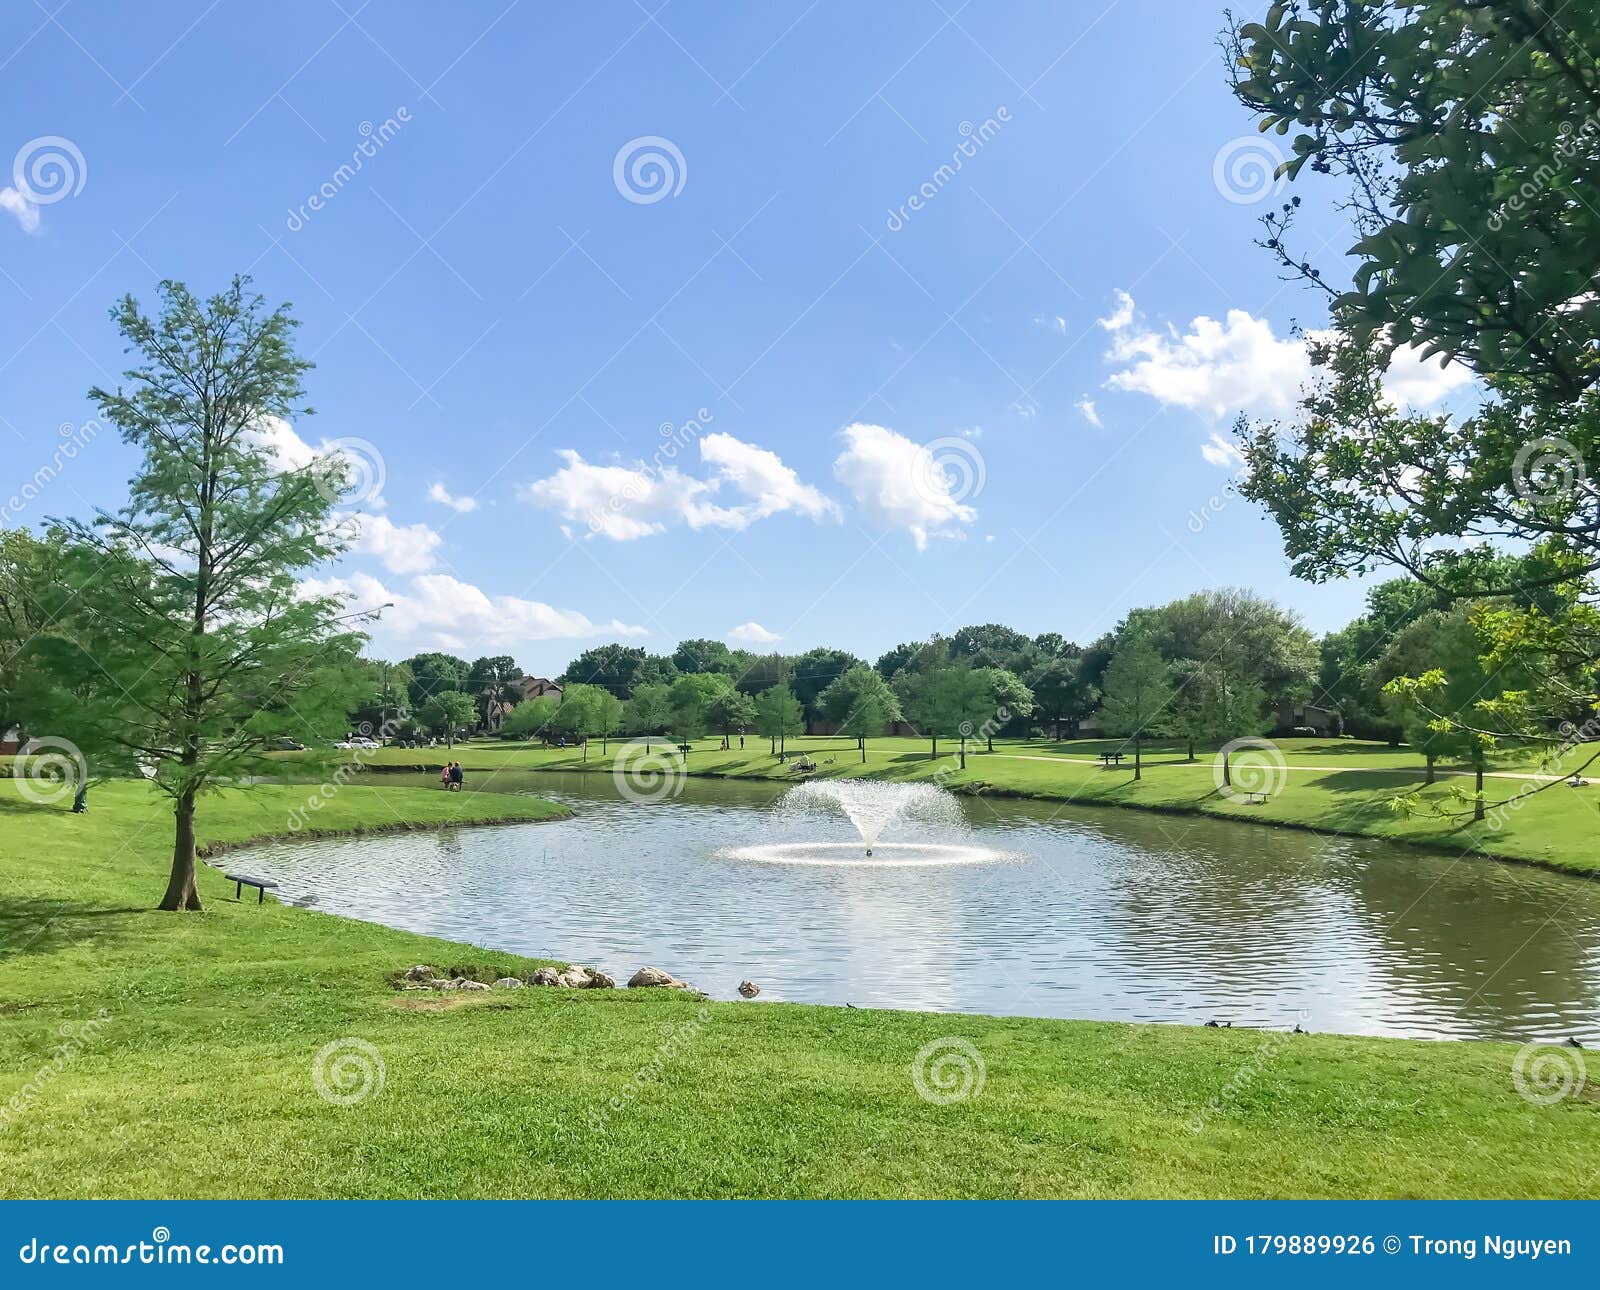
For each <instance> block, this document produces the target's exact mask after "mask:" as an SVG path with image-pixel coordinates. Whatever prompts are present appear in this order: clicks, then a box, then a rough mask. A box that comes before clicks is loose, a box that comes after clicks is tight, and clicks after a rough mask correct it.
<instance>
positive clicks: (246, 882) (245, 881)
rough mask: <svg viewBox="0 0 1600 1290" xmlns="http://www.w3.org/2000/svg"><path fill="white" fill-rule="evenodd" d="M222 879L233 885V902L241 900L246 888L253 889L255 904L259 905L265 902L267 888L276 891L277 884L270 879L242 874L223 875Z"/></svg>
mask: <svg viewBox="0 0 1600 1290" xmlns="http://www.w3.org/2000/svg"><path fill="white" fill-rule="evenodd" d="M223 877H224V878H226V879H227V880H228V881H229V882H231V883H232V884H233V898H234V899H235V900H241V899H243V897H244V889H245V888H246V887H254V888H255V889H256V904H258V905H259V904H261V903H262V901H264V900H266V898H267V888H268V887H271V888H272V889H273V890H274V891H276V890H277V889H278V884H277V883H275V882H273V881H272V880H271V879H270V878H251V877H248V876H247V875H245V874H242V873H228V874H223Z"/></svg>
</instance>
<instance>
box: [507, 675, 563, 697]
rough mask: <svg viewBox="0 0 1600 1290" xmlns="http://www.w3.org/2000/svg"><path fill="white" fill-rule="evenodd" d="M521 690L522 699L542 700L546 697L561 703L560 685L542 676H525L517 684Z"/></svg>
mask: <svg viewBox="0 0 1600 1290" xmlns="http://www.w3.org/2000/svg"><path fill="white" fill-rule="evenodd" d="M517 684H518V685H519V686H520V687H521V689H522V697H523V698H524V699H542V698H544V697H545V696H546V695H548V696H549V697H550V698H552V699H554V700H555V701H556V702H557V703H560V702H561V685H560V683H559V682H557V681H551V680H548V679H546V678H545V677H542V676H525V677H523V678H522V680H521V681H519V682H518V683H517Z"/></svg>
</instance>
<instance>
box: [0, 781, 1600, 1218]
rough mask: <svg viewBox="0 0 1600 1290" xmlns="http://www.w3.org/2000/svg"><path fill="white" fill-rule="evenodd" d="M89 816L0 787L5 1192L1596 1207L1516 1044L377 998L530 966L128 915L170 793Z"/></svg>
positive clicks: (109, 788)
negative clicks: (934, 1091) (957, 1071)
mask: <svg viewBox="0 0 1600 1290" xmlns="http://www.w3.org/2000/svg"><path fill="white" fill-rule="evenodd" d="M474 755H476V753H474ZM708 760H709V758H708ZM469 764H470V763H469ZM1016 764H1018V765H1026V763H1016ZM1045 769H1046V770H1050V769H1052V768H1050V767H1046V768H1045ZM981 773H988V772H987V771H986V770H985V771H983V772H981ZM1184 773H1187V772H1184ZM1152 778H1153V777H1152ZM305 793H306V789H305V788H304V787H291V786H263V787H260V788H257V789H255V790H252V791H251V792H249V793H248V794H246V793H241V792H234V793H229V794H226V795H223V796H221V797H218V798H210V799H207V800H206V801H205V802H204V804H203V809H202V813H201V817H200V831H201V836H202V837H203V838H204V839H205V840H206V841H209V842H229V841H240V840H242V839H245V838H247V837H250V836H253V835H259V834H270V833H277V832H281V831H282V821H284V820H285V819H286V818H287V815H288V812H289V811H290V809H292V808H293V807H294V806H295V805H298V804H300V803H302V802H303V801H304V799H305ZM91 808H92V809H91V813H90V814H88V815H86V816H73V815H71V814H70V813H68V812H67V811H65V810H64V809H62V808H46V807H39V806H34V805H31V804H28V803H26V802H23V801H22V800H21V799H20V798H19V797H18V796H17V794H16V792H15V790H14V787H13V786H12V785H10V784H0V1107H5V1106H7V1105H8V1102H7V1099H15V1100H14V1101H12V1102H10V1103H9V1105H10V1106H11V1107H12V1109H13V1114H12V1115H11V1116H10V1118H9V1123H4V1121H3V1120H0V1124H3V1127H0V1159H3V1168H0V1195H4V1196H7V1197H32V1196H152V1197H169V1196H372V1197H385V1196H397V1197H406V1196H431V1197H441V1196H725V1195H751V1196H1514V1197H1521V1196H1594V1195H1596V1194H1597V1192H1600V1099H1597V1097H1596V1093H1595V1091H1594V1090H1593V1089H1592V1088H1591V1090H1590V1091H1588V1092H1586V1093H1585V1094H1584V1095H1583V1096H1582V1097H1580V1098H1576V1099H1569V1100H1567V1101H1564V1102H1561V1103H1558V1104H1556V1105H1554V1106H1549V1107H1541V1106H1535V1105H1531V1104H1530V1103H1528V1102H1526V1101H1524V1100H1523V1099H1522V1098H1521V1097H1520V1096H1519V1095H1518V1094H1517V1093H1516V1091H1515V1090H1514V1087H1513V1084H1512V1079H1511V1064H1512V1060H1513V1056H1514V1054H1515V1051H1516V1050H1515V1049H1514V1048H1512V1047H1510V1046H1506V1045H1497V1044H1480V1043H1420V1042H1409V1041H1398V1040H1372V1039H1352V1038H1338V1037H1332V1036H1315V1035H1294V1036H1282V1035H1279V1036H1267V1035H1263V1034H1260V1033H1256V1032H1250V1031H1243V1030H1232V1031H1230V1030H1205V1029H1194V1028H1186V1027H1168V1026H1133V1025H1113V1024H1102V1023H1093V1022H1058V1021H1042V1020H1021V1019H997V1018H990V1017H973V1016H954V1015H938V1014H920V1013H894V1012H883V1011H872V1010H864V1009H863V1010H849V1009H842V1008H822V1007H808V1006H802V1005H795V1004H766V1003H762V1002H760V1001H756V1002H753V1003H731V1004H730V1003H702V1002H700V1001H699V1000H697V999H694V998H690V997H685V996H683V995H678V994H669V993H664V992H653V991H625V990H620V991H570V990H555V989H525V990H520V991H504V992H500V991H496V992H490V993H488V994H434V993H401V992H398V991H396V990H395V989H393V988H392V987H391V986H390V985H389V984H388V982H387V981H386V979H385V978H386V974H388V973H390V972H393V971H394V970H396V969H398V968H402V967H405V966H407V965H409V964H412V963H415V962H427V963H432V964H434V965H436V966H441V967H443V966H447V965H450V964H458V963H459V964H473V965H477V966H480V967H487V968H490V969H503V970H515V969H524V970H525V969H527V968H529V967H531V966H533V962H532V961H530V960H521V959H517V958H516V957H514V956H511V955H505V954H499V953H491V952H489V951H485V950H480V949H472V948H470V947H466V946H462V945H455V944H450V943H448V942H442V941H438V940H432V939H429V938H427V937H423V936H417V935H413V934H410V933H405V932H399V931H393V930H389V929H386V928H382V927H377V926H373V925H369V924H363V923H358V922H353V921H349V920H345V919H340V918H336V917H331V916H328V915H324V914H320V913H315V912H311V911H307V910H301V909H293V908H287V907H283V906H279V905H277V904H276V903H274V902H271V901H269V902H268V903H267V904H265V905H261V906H258V905H256V904H255V903H254V898H253V897H251V896H250V895H248V894H247V895H246V898H245V901H244V902H243V903H236V902H234V901H233V899H232V888H231V886H230V885H228V884H225V883H224V882H223V880H222V879H221V877H220V875H218V874H216V873H213V872H209V871H208V872H206V873H203V874H202V875H201V882H200V888H201V893H202V895H203V897H204V898H205V900H206V903H207V908H206V912H204V913H203V914H162V913H155V912H151V910H150V906H151V905H152V904H153V903H154V902H155V900H156V899H157V898H158V897H159V895H160V893H161V891H162V889H163V887H164V884H165V869H166V855H167V850H168V847H169V833H170V816H169V815H168V814H167V812H166V809H165V807H164V804H163V803H161V802H160V801H159V800H157V799H155V798H154V797H152V796H151V795H150V794H149V793H148V790H147V789H146V787H145V786H144V785H142V784H136V783H118V784H109V785H104V786H102V787H100V788H97V789H96V790H95V792H94V795H93V797H92V799H91ZM556 809H557V808H552V807H551V806H549V805H548V804H546V803H542V802H540V801H538V800H535V799H532V798H526V797H516V796H512V795H506V794H487V793H485V794H474V793H471V792H468V793H463V794H459V795H450V794H445V793H442V792H436V791H432V790H423V789H409V788H389V787H384V786H383V785H382V784H381V782H379V783H376V784H375V785H374V784H372V783H371V782H369V783H368V784H364V785H362V786H351V787H348V788H345V789H343V790H341V791H340V792H339V793H338V794H337V795H336V796H335V797H334V798H333V799H332V801H330V802H329V803H328V804H327V805H326V806H325V807H324V808H323V809H322V810H321V811H320V812H319V813H318V817H317V825H318V827H319V828H324V829H330V830H355V829H380V828H384V827H392V826H395V825H399V824H404V823H419V824H431V825H442V826H448V825H450V824H453V823H458V822H461V823H464V822H468V821H481V820H485V819H490V818H496V817H505V818H516V819H538V818H542V817H547V816H549V815H550V814H552V812H553V811H555V810H556ZM551 950H552V952H555V951H557V950H559V947H556V946H552V947H551ZM102 1016H103V1018H104V1019H103V1020H100V1021H98V1022H97V1023H96V1025H95V1026H94V1027H93V1033H92V1038H91V1039H87V1040H85V1041H84V1042H83V1043H82V1046H81V1051H78V1052H77V1053H76V1054H75V1055H74V1056H72V1057H71V1059H70V1060H66V1061H64V1063H63V1064H62V1069H61V1070H60V1072H59V1073H58V1074H54V1076H53V1077H52V1078H45V1079H43V1080H41V1079H39V1077H38V1076H37V1075H35V1074H34V1072H38V1071H39V1070H40V1069H41V1068H45V1067H49V1066H51V1065H52V1063H53V1062H54V1061H55V1059H56V1058H57V1056H58V1055H59V1054H60V1053H61V1047H62V1045H63V1043H64V1042H67V1041H64V1039H63V1029H62V1028H63V1027H64V1026H65V1027H69V1028H70V1027H82V1026H83V1024H84V1023H86V1022H89V1021H91V1020H93V1019H96V1018H101V1017H102ZM80 1033H82V1032H80ZM341 1039H360V1040H363V1041H365V1042H366V1043H369V1044H371V1045H373V1046H374V1048H375V1049H376V1051H377V1053H378V1054H379V1056H380V1057H381V1060H382V1063H383V1069H384V1084H383V1088H382V1090H381V1091H380V1092H377V1093H376V1094H375V1095H373V1096H371V1097H369V1098H367V1099H366V1100H364V1101H361V1102H359V1103H357V1104H355V1105H350V1106H340V1105H334V1104H331V1103H329V1102H328V1101H325V1100H324V1099H323V1098H322V1097H320V1096H319V1095H318V1093H317V1091H316V1089H315V1087H314V1084H313V1079H312V1066H313V1061H314V1059H315V1057H316V1054H317V1053H318V1052H319V1050H321V1049H323V1047H324V1046H325V1045H327V1044H329V1043H331V1042H333V1041H336V1040H341ZM950 1039H962V1040H965V1041H967V1042H968V1043H970V1044H972V1045H973V1046H974V1047H975V1049H976V1052H977V1053H978V1054H979V1055H980V1056H981V1059H982V1062H983V1066H984V1070H985V1080H984V1083H983V1086H982V1088H981V1091H978V1092H977V1093H976V1094H975V1095H973V1096H970V1097H968V1098H966V1099H965V1100H962V1101H958V1102H954V1103H950V1104H943V1105H941V1104H935V1103H932V1102H929V1101H927V1100H924V1099H923V1098H922V1097H920V1096H919V1095H918V1093H917V1091H916V1088H915V1086H914V1083H913V1079H912V1066H913V1062H914V1061H915V1059H916V1057H917V1054H918V1052H919V1050H921V1049H922V1048H923V1046H924V1045H927V1044H929V1043H932V1042H935V1041H941V1040H950ZM641 1070H645V1071H647V1072H648V1073H649V1074H650V1076H651V1077H650V1078H646V1079H643V1080H641V1079H640V1078H639V1075H638V1072H640V1071H641ZM30 1080H32V1081H33V1084H34V1087H33V1091H32V1092H30V1091H29V1088H30ZM19 1105H20V1109H16V1108H17V1107H18V1106H19ZM602 1116H604V1117H605V1118H604V1119H603V1120H602V1119H601V1117H602ZM1196 1126H1198V1127H1199V1131H1198V1132H1196V1131H1195V1128H1196Z"/></svg>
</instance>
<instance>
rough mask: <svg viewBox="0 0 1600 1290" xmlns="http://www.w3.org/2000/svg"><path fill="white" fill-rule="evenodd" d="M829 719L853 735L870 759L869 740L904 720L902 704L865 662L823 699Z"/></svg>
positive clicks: (844, 675)
mask: <svg viewBox="0 0 1600 1290" xmlns="http://www.w3.org/2000/svg"><path fill="white" fill-rule="evenodd" d="M819 704H820V706H821V708H822V711H823V713H824V715H826V716H827V718H828V720H830V721H833V722H836V723H837V724H838V726H839V729H840V730H841V731H843V732H844V733H845V734H847V735H850V736H852V737H853V738H854V739H855V741H856V747H858V748H859V749H860V750H861V760H862V761H866V759H867V740H868V739H870V738H872V737H874V736H876V735H880V734H882V733H883V728H884V727H885V726H886V725H888V724H889V723H890V722H892V721H898V720H900V701H899V700H898V699H897V698H895V694H894V691H893V690H891V689H890V688H889V685H888V683H887V682H886V681H885V680H884V679H883V678H882V677H881V676H879V675H878V673H877V672H875V671H874V670H873V669H872V668H870V667H868V666H867V665H866V664H865V663H857V664H855V666H853V667H851V668H850V669H849V670H848V671H846V672H844V673H842V674H841V675H839V676H838V677H836V678H835V679H834V680H833V681H832V682H830V683H829V685H828V688H827V689H826V690H824V691H823V692H822V694H821V695H820V696H819Z"/></svg>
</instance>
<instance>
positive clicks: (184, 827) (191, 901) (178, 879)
mask: <svg viewBox="0 0 1600 1290" xmlns="http://www.w3.org/2000/svg"><path fill="white" fill-rule="evenodd" d="M173 815H174V818H175V820H176V823H177V827H176V829H175V830H174V833H173V841H172V876H171V878H169V879H168V880H167V894H166V895H165V896H163V897H162V898H161V906H160V907H161V908H162V909H168V910H182V909H199V908H200V892H199V891H198V890H197V889H196V887H195V885H194V793H193V792H185V793H183V794H181V795H180V796H179V798H178V802H177V805H176V807H175V808H174V809H173Z"/></svg>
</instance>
